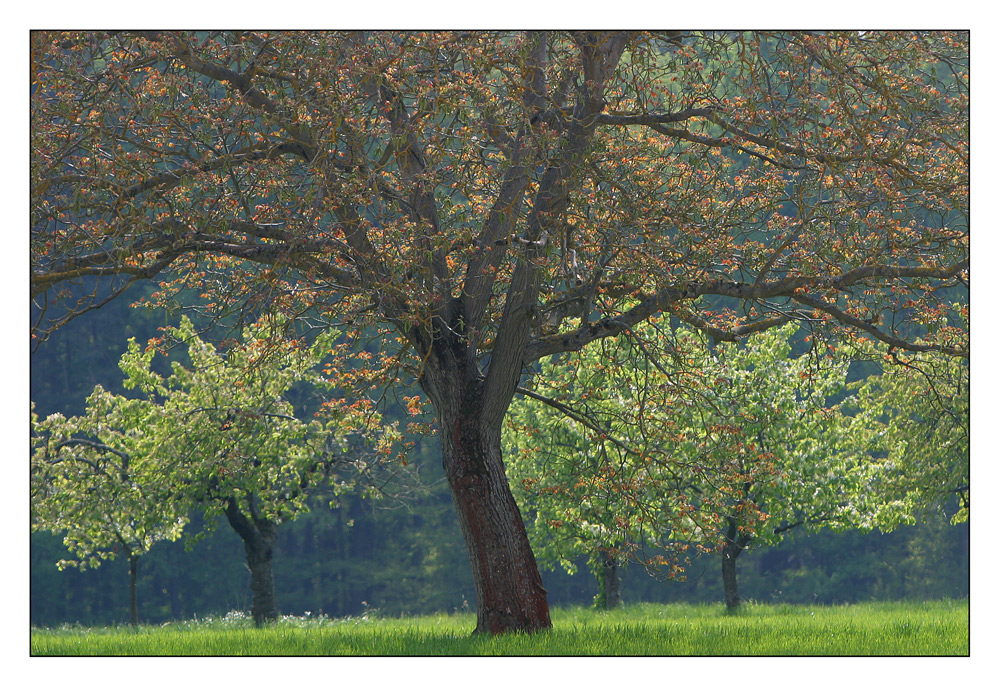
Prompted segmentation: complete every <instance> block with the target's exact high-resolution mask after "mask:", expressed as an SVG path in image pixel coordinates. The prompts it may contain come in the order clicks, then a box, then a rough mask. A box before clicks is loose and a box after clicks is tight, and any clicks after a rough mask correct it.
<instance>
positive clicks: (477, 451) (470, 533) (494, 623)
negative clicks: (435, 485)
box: [422, 369, 552, 634]
mask: <svg viewBox="0 0 1000 687" xmlns="http://www.w3.org/2000/svg"><path fill="white" fill-rule="evenodd" d="M437 372H438V374H434V375H433V379H427V378H425V379H424V380H422V383H423V384H424V385H425V389H427V390H428V393H429V394H430V395H431V398H432V400H434V401H435V410H436V412H437V416H438V422H439V426H440V427H441V437H442V441H441V450H442V462H443V464H444V471H445V475H446V476H447V478H448V484H449V486H450V488H451V496H452V500H453V502H454V504H455V510H456V513H457V515H458V523H459V526H460V527H461V530H462V535H463V537H464V539H465V544H466V547H468V551H469V562H470V563H471V565H472V578H473V582H474V584H475V590H476V599H477V601H478V607H477V611H476V612H477V622H476V630H475V631H476V632H477V633H482V632H488V633H491V634H500V633H503V632H512V631H513V632H534V631H536V630H542V629H546V628H550V627H552V621H551V620H550V619H549V606H548V602H547V601H546V594H547V592H546V591H545V588H544V587H543V586H542V576H541V575H540V574H539V572H538V566H537V564H536V563H535V555H534V553H532V551H531V545H530V543H529V542H528V533H527V531H526V530H525V527H524V521H523V520H522V519H521V511H520V510H519V509H518V507H517V503H516V502H515V501H514V496H513V494H512V493H511V491H510V485H509V484H508V482H507V475H506V473H505V471H504V465H503V457H502V452H501V447H500V424H501V420H502V417H503V414H502V413H499V414H498V413H492V414H491V415H492V416H493V417H498V418H499V419H497V420H496V421H495V422H489V421H487V420H485V419H484V413H483V407H482V406H483V403H482V390H483V384H482V379H481V378H478V379H477V378H475V377H471V378H470V376H465V375H463V374H462V373H461V372H456V371H455V370H454V369H452V370H451V371H450V374H449V373H448V372H445V373H443V374H442V373H441V371H440V370H438V371H437ZM466 380H468V381H466Z"/></svg>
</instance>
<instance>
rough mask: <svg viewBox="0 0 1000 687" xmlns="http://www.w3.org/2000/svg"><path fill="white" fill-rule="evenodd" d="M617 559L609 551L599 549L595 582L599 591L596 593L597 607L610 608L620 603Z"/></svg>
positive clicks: (619, 578)
mask: <svg viewBox="0 0 1000 687" xmlns="http://www.w3.org/2000/svg"><path fill="white" fill-rule="evenodd" d="M619 571H620V568H619V566H618V559H617V558H615V557H614V556H613V555H612V554H611V553H610V552H609V551H607V550H603V549H602V550H601V552H600V559H599V562H598V568H597V584H598V587H599V592H598V594H597V599H596V602H597V604H596V605H597V607H598V608H601V609H604V610H610V609H612V608H618V607H619V606H621V604H622V596H621V577H620V575H619Z"/></svg>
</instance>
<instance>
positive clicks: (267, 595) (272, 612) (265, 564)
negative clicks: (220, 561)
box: [226, 496, 278, 627]
mask: <svg viewBox="0 0 1000 687" xmlns="http://www.w3.org/2000/svg"><path fill="white" fill-rule="evenodd" d="M249 501H250V510H251V513H254V512H255V511H256V508H255V507H254V506H255V503H254V498H253V497H252V496H251V497H250V499H249ZM226 519H227V520H228V521H229V524H230V525H231V526H232V528H233V529H234V530H236V533H237V534H238V535H240V539H242V540H243V548H244V549H245V550H246V554H247V567H248V568H250V591H251V592H252V594H253V606H252V608H251V609H250V614H251V616H253V622H254V624H255V625H256V626H257V627H261V626H263V625H265V624H267V623H270V622H274V621H275V620H277V619H278V606H277V602H276V596H275V593H274V574H273V572H272V568H271V559H272V557H273V555H274V543H275V541H276V540H277V538H278V526H277V525H276V524H275V523H273V522H271V521H270V520H268V519H266V518H263V517H260V516H259V515H255V516H254V517H252V519H251V518H248V517H247V516H246V515H244V513H243V511H241V510H240V508H239V504H237V502H236V499H235V498H230V499H229V503H228V504H227V506H226Z"/></svg>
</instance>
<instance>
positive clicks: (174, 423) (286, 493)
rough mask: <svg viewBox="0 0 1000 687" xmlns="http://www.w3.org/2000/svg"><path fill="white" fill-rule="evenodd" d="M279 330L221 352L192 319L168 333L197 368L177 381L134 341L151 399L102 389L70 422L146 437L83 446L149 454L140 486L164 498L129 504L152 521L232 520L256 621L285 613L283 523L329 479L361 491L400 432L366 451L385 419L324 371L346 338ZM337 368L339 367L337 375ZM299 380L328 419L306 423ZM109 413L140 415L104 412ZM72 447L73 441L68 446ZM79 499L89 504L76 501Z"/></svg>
mask: <svg viewBox="0 0 1000 687" xmlns="http://www.w3.org/2000/svg"><path fill="white" fill-rule="evenodd" d="M275 326H281V320H280V318H278V319H277V320H273V319H267V320H263V321H262V322H260V323H259V324H258V325H257V326H255V327H252V328H250V329H249V330H248V331H247V333H246V337H245V341H244V343H243V345H236V344H235V343H234V344H233V345H232V346H231V347H230V348H229V349H228V350H227V351H226V352H225V353H220V352H219V351H217V350H216V348H215V347H214V346H213V345H211V344H209V343H207V342H205V341H203V340H202V339H201V338H200V337H199V336H198V335H197V333H196V332H195V330H194V326H193V324H192V323H191V321H190V320H189V319H187V318H183V319H182V321H181V324H180V326H179V327H177V328H175V329H168V330H167V334H166V336H165V338H166V339H172V340H174V341H175V342H177V343H181V344H183V345H184V346H185V347H186V353H187V357H188V358H189V361H190V362H189V364H188V365H187V366H185V365H184V364H182V363H180V362H174V363H173V364H172V366H171V367H172V374H171V375H169V376H168V377H164V376H162V375H160V374H158V373H156V372H154V371H153V370H152V361H153V357H154V356H155V354H156V349H155V348H154V347H152V346H151V347H148V348H147V349H146V350H142V349H141V348H140V347H139V345H138V344H137V343H136V342H135V341H134V340H132V341H130V342H129V348H128V351H127V352H126V353H125V355H123V356H122V360H121V368H122V371H123V372H124V373H125V375H126V380H125V383H124V385H125V388H126V389H138V390H139V391H140V392H141V393H142V395H143V396H144V398H142V399H138V400H129V399H125V398H122V397H118V396H113V395H111V394H108V393H107V392H105V391H104V390H103V389H98V390H97V392H95V394H94V396H92V397H91V401H90V402H88V415H87V416H86V418H83V419H80V420H75V419H74V421H73V422H71V425H72V426H73V428H74V430H75V431H89V432H93V433H97V434H98V435H99V434H100V432H101V429H102V428H104V427H107V428H109V430H108V431H111V432H113V433H115V434H116V435H125V436H128V435H132V434H137V435H138V436H139V437H141V442H139V443H136V444H135V445H134V446H132V447H131V448H129V453H127V454H126V453H125V452H124V451H122V450H120V449H115V448H114V447H113V446H111V445H109V444H108V443H107V441H102V442H101V443H100V444H94V442H87V441H84V440H76V443H81V442H82V445H83V446H85V447H88V448H96V449H97V450H99V451H109V450H111V451H117V453H116V454H115V455H118V456H119V457H120V458H121V459H122V460H125V461H130V460H131V461H133V463H132V465H133V466H134V465H135V463H134V460H135V458H134V457H135V456H141V461H142V462H141V463H140V464H139V465H140V466H141V469H142V470H143V472H141V473H140V479H141V480H143V482H144V483H148V484H155V485H157V490H156V492H155V496H156V498H154V499H152V500H148V501H145V502H143V503H135V504H130V505H133V506H134V509H140V508H142V509H145V511H147V515H146V517H148V518H162V517H164V515H165V514H169V513H172V512H174V511H176V512H181V513H188V512H190V511H191V510H193V509H196V508H197V509H200V510H201V511H202V512H203V513H204V516H205V519H206V520H207V521H208V522H209V523H211V522H214V520H215V518H216V517H217V516H218V515H220V514H221V515H224V516H225V518H226V520H227V521H228V522H229V524H230V526H232V528H233V530H234V531H235V532H236V533H237V534H238V535H239V536H240V539H241V540H242V541H243V544H244V547H245V550H246V559H247V566H248V567H249V569H250V574H251V590H252V592H253V607H252V615H253V618H254V620H255V622H256V623H257V624H262V623H264V622H268V621H271V620H274V619H276V618H277V605H276V601H275V591H274V580H273V573H272V558H273V552H274V544H275V541H276V539H277V529H278V525H279V524H280V523H281V522H282V521H283V520H290V519H294V518H295V517H296V516H297V515H298V514H299V513H300V512H302V511H303V510H305V509H306V507H307V504H306V498H307V495H308V494H309V493H310V492H314V491H315V490H316V489H317V488H319V487H321V486H324V485H326V484H327V483H328V482H329V480H330V478H334V477H335V478H336V480H335V481H334V482H332V484H331V487H332V492H331V493H335V492H336V491H337V490H341V491H342V490H345V489H347V488H349V487H351V486H353V484H354V482H355V481H356V480H357V479H358V477H359V476H360V475H362V474H364V473H366V471H367V469H368V466H369V464H371V463H373V462H374V461H373V456H376V455H378V452H379V451H381V452H382V453H387V452H388V451H389V449H390V447H391V445H392V439H391V434H389V433H388V432H386V431H384V430H387V429H391V426H383V427H381V429H382V430H383V432H382V434H381V442H382V443H381V444H379V445H378V446H376V447H375V449H374V450H371V451H367V452H366V451H365V450H364V445H363V441H362V440H360V439H359V437H360V436H361V435H365V434H367V433H368V428H369V426H372V427H376V428H378V427H380V419H379V417H378V415H377V414H374V413H370V412H369V411H370V408H369V406H370V404H368V403H366V402H365V401H364V400H363V399H355V400H352V401H350V402H348V401H347V399H345V398H344V397H343V396H342V395H341V396H339V397H338V396H336V395H334V394H336V390H335V389H336V386H335V383H333V382H331V381H330V379H329V378H328V376H327V375H324V373H323V370H321V369H320V364H321V362H323V361H324V360H327V361H328V360H329V359H330V354H331V351H332V350H333V346H334V339H335V337H336V336H337V333H336V332H335V331H333V330H328V331H326V332H324V333H323V334H322V335H320V336H319V337H318V338H317V339H316V341H315V342H314V343H313V344H312V345H311V346H306V345H302V344H301V343H300V342H299V341H297V340H295V339H290V340H287V341H285V340H282V341H280V342H278V343H275V339H274V337H273V332H272V329H273V328H274V327H275ZM162 343H164V344H167V342H166V341H164V342H162ZM330 369H331V368H329V364H328V367H327V370H326V371H327V372H330ZM295 384H304V385H309V386H311V387H314V388H318V389H321V390H323V391H325V392H327V393H328V394H330V396H328V398H329V400H327V401H326V403H325V404H324V409H323V410H322V411H321V413H322V414H324V415H326V417H327V418H329V419H328V420H327V421H325V422H324V421H322V420H320V419H313V420H310V421H303V420H300V419H298V418H297V417H296V416H295V409H294V408H293V406H292V404H291V403H290V402H289V401H288V400H287V397H288V394H289V391H290V389H291V387H292V386H293V385H295ZM105 406H108V407H115V408H125V409H127V410H128V411H129V412H128V413H125V412H123V413H121V414H107V416H105V414H104V409H105ZM317 414H320V413H317ZM60 422H62V419H61V418H60V417H59V416H54V417H53V418H50V419H49V420H47V421H46V424H45V425H43V427H42V428H43V429H46V430H48V431H52V430H53V429H57V428H59V423H60ZM371 435H372V436H375V431H374V430H372V432H371ZM66 444H67V442H66V441H65V440H63V441H61V442H60V443H59V444H57V446H59V447H62V446H65V445H66ZM70 444H71V445H75V444H73V442H70ZM93 488H94V486H93V485H92V484H90V485H88V486H87V489H93ZM73 496H76V497H77V498H79V499H82V500H86V498H87V497H86V496H85V495H81V494H79V493H77V494H73V493H68V494H67V497H70V498H72V497H73ZM48 498H49V497H48V495H43V497H42V498H41V499H40V502H41V503H42V504H44V505H46V506H48V505H49V504H47V503H46V501H47V499H48ZM160 504H163V505H162V507H161V505H160ZM78 515H79V516H80V523H81V526H89V527H94V526H95V525H94V524H93V523H92V522H91V521H93V520H94V519H95V518H94V517H90V518H86V517H83V516H85V515H86V513H83V512H80V513H79V514H78ZM178 534H179V530H178Z"/></svg>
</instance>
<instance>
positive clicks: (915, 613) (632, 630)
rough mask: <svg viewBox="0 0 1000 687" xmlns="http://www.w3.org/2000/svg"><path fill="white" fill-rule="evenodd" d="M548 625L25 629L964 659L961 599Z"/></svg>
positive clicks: (409, 652)
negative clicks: (495, 629)
mask: <svg viewBox="0 0 1000 687" xmlns="http://www.w3.org/2000/svg"><path fill="white" fill-rule="evenodd" d="M552 620H553V629H552V630H551V631H549V632H542V633H536V634H532V635H505V636H502V637H489V636H472V634H471V633H472V630H473V628H474V627H475V616H473V615H471V614H454V615H448V614H440V615H429V616H419V617H411V618H376V617H368V616H365V617H360V618H345V619H331V618H326V617H320V618H292V617H287V618H284V619H282V620H281V621H280V622H278V623H276V624H275V625H273V626H270V627H266V628H262V629H257V628H254V627H253V626H252V623H251V622H250V621H249V619H248V618H247V617H246V616H243V615H242V614H237V613H230V614H229V615H228V616H226V617H223V618H210V619H205V620H197V621H186V622H177V623H167V624H165V625H162V626H157V627H153V626H141V627H139V628H136V629H133V628H128V627H125V628H83V627H62V628H57V629H32V632H31V653H32V654H33V655H36V656H37V655H89V656H95V655H104V656H107V655H143V656H151V655H171V656H195V655H213V656H219V655H227V656H305V655H308V656H323V655H340V656H343V655H364V656H435V655H444V656H455V655H465V656H476V655H482V656H531V655H542V656H581V655H583V656H651V655H653V656H671V655H675V656H680V655H694V656H726V655H743V656H793V655H806V656H844V655H846V656H915V655H916V656H924V655H968V653H969V605H968V602H967V601H941V602H928V603H871V604H858V605H851V606H789V605H781V606H767V605H749V606H747V607H745V608H744V609H743V610H741V611H740V612H738V613H735V614H728V613H726V612H725V611H724V609H723V608H722V607H721V606H716V605H700V606H693V605H684V604H672V605H660V604H638V605H635V606H629V607H626V608H623V609H619V610H615V611H611V612H597V611H593V610H591V609H586V608H566V609H554V610H553V614H552Z"/></svg>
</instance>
